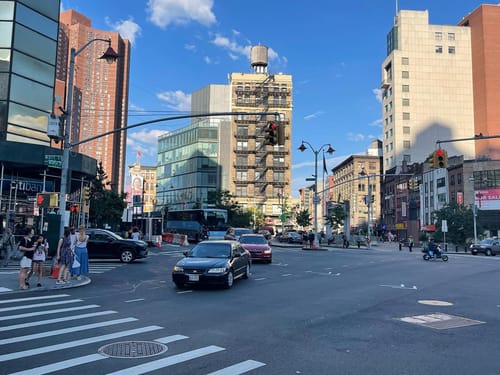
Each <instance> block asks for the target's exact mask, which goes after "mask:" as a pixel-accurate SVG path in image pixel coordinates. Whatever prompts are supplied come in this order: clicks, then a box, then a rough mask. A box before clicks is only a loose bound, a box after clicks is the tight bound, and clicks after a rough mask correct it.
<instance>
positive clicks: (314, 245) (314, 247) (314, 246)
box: [312, 240, 318, 250]
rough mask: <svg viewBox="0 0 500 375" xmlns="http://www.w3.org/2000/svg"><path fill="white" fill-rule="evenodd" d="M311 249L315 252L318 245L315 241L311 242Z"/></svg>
mask: <svg viewBox="0 0 500 375" xmlns="http://www.w3.org/2000/svg"><path fill="white" fill-rule="evenodd" d="M312 248H313V250H317V249H318V244H317V243H316V240H314V241H313V246H312Z"/></svg>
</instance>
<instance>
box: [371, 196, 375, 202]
mask: <svg viewBox="0 0 500 375" xmlns="http://www.w3.org/2000/svg"><path fill="white" fill-rule="evenodd" d="M370 203H375V194H372V196H371V197H370Z"/></svg>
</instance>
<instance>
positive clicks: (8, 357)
mask: <svg viewBox="0 0 500 375" xmlns="http://www.w3.org/2000/svg"><path fill="white" fill-rule="evenodd" d="M158 329H163V327H160V326H147V327H142V328H137V329H131V330H128V331H120V332H116V333H111V334H108V335H102V336H94V337H89V338H86V339H81V340H75V341H69V342H65V343H62V344H56V345H49V346H42V347H38V348H36V349H29V350H23V351H18V352H12V353H7V354H2V355H0V362H6V361H11V360H13V359H18V358H25V357H31V356H33V355H38V354H45V353H49V352H55V351H57V350H64V349H69V348H74V347H77V346H81V345H88V344H93V343H96V342H100V341H106V340H113V339H116V338H120V337H125V336H131V335H136V334H140V333H146V332H150V331H156V330H158Z"/></svg>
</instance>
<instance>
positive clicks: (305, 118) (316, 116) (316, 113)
mask: <svg viewBox="0 0 500 375" xmlns="http://www.w3.org/2000/svg"><path fill="white" fill-rule="evenodd" d="M324 114H325V112H324V111H316V112H314V113H311V114H310V115H306V116H304V120H306V121H307V120H313V119H315V118H318V117H319V116H322V115H324Z"/></svg>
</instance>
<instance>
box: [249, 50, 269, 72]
mask: <svg viewBox="0 0 500 375" xmlns="http://www.w3.org/2000/svg"><path fill="white" fill-rule="evenodd" d="M250 64H251V65H252V68H253V70H254V72H255V73H267V47H266V46H253V47H252V49H251V50H250Z"/></svg>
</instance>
